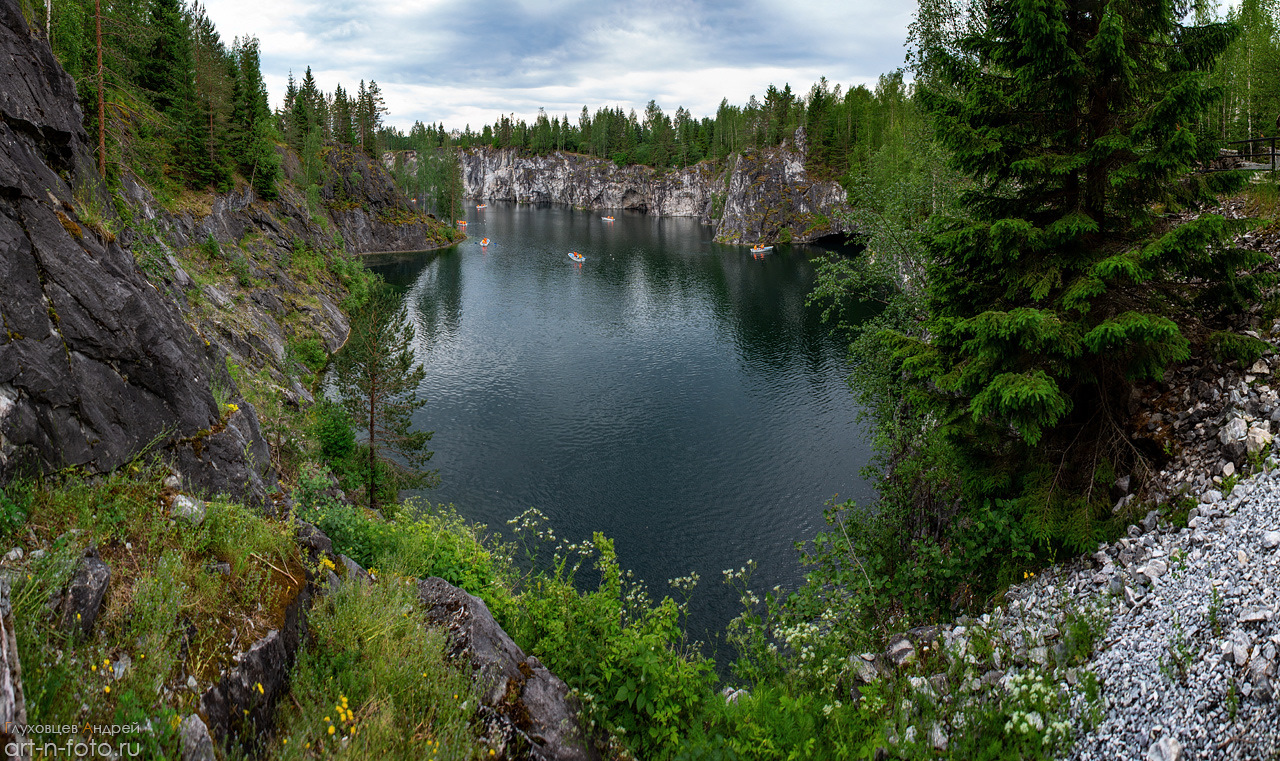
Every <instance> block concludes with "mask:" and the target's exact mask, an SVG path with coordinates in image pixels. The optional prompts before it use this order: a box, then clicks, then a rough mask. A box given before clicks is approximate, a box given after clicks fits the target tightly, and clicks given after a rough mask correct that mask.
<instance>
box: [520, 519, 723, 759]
mask: <svg viewBox="0 0 1280 761" xmlns="http://www.w3.org/2000/svg"><path fill="white" fill-rule="evenodd" d="M540 519H541V515H540V514H539V513H537V511H529V512H527V513H526V514H525V515H523V516H520V517H519V518H517V519H515V520H513V521H512V522H511V523H512V524H513V525H514V526H515V531H516V534H517V536H518V537H519V538H520V539H521V541H522V542H526V543H525V548H526V553H527V555H528V556H529V557H530V558H536V557H537V556H538V551H539V549H540V547H539V545H538V542H537V541H536V539H545V540H550V541H555V536H554V534H553V533H551V532H549V531H544V530H543V529H542V528H541V526H540V525H539V524H540ZM530 535H532V536H533V537H535V538H536V539H535V540H534V542H533V545H532V547H531V546H530V544H528V543H527V541H528V539H529V537H530ZM587 561H591V562H592V563H593V565H594V571H595V574H593V575H598V579H599V581H598V583H597V584H596V585H595V588H594V589H590V590H589V591H579V589H578V587H577V585H576V578H577V573H578V571H579V569H580V568H581V566H582V564H583V563H585V562H587ZM538 568H544V567H543V566H535V571H534V573H533V574H532V575H531V576H530V577H529V578H528V579H527V580H526V581H525V583H524V588H523V590H522V591H521V593H520V594H519V595H518V596H517V597H516V599H515V601H514V608H513V609H512V610H511V612H510V613H509V614H507V615H505V616H502V617H500V623H501V624H502V625H503V627H504V628H505V629H506V630H507V631H508V632H510V633H511V635H512V637H513V638H515V640H516V642H518V643H519V644H520V645H521V647H523V648H524V649H525V650H526V651H528V652H531V653H533V654H535V655H537V656H538V658H539V659H540V660H542V662H543V663H545V664H546V665H547V668H549V669H551V670H552V671H554V672H555V673H556V675H557V676H559V677H560V678H562V679H564V680H565V682H566V683H568V684H569V686H570V687H571V688H573V689H575V690H576V691H577V692H578V693H579V694H580V697H581V699H582V701H583V703H584V711H585V715H586V716H587V717H588V720H589V722H590V725H591V726H594V727H600V728H602V729H603V730H605V731H607V732H609V733H611V734H612V735H614V736H615V737H616V738H617V739H618V740H619V741H621V742H622V743H624V744H625V745H626V746H627V747H629V748H630V749H631V750H632V752H634V753H636V754H638V757H640V758H662V757H667V756H669V755H670V754H671V753H673V752H674V751H675V750H676V749H677V748H678V747H679V745H680V742H681V739H682V738H684V737H686V736H687V735H688V734H689V732H690V731H691V730H692V729H693V728H694V727H695V726H697V724H698V721H699V719H700V716H701V715H702V713H703V711H704V710H705V708H706V706H707V705H708V704H709V702H710V701H711V700H712V699H713V695H714V693H713V691H712V688H713V685H714V682H715V679H714V675H713V668H712V665H711V663H710V662H709V661H708V660H706V659H705V658H704V657H702V656H701V655H700V654H698V653H697V651H696V650H695V649H694V648H692V647H691V646H690V645H689V643H688V642H687V641H686V639H685V635H684V633H683V631H682V629H681V626H680V623H681V616H682V614H683V610H684V605H683V604H677V603H676V602H675V601H674V600H672V599H671V598H669V597H667V598H664V599H663V600H662V601H661V602H659V603H657V604H653V603H651V602H650V600H649V597H648V595H647V594H646V593H645V592H644V590H643V589H642V588H641V587H640V586H638V585H636V584H634V583H632V582H631V581H630V576H629V574H624V572H623V571H622V569H621V567H620V566H619V564H618V558H617V554H616V553H615V551H614V549H613V542H612V541H611V540H609V539H607V538H605V537H604V536H603V535H601V534H599V533H596V534H595V535H594V536H593V538H592V540H591V541H590V542H586V541H584V542H582V543H580V544H577V545H566V544H564V543H563V542H561V543H559V544H557V546H556V547H555V549H554V550H553V552H552V557H551V562H550V565H549V567H545V570H536V569H538ZM695 582H696V577H691V578H690V579H687V580H685V584H686V586H691V585H692V584H693V583H695Z"/></svg>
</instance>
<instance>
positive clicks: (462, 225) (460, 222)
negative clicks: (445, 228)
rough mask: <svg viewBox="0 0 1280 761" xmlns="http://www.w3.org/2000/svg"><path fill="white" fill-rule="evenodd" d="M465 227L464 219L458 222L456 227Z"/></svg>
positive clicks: (465, 221)
mask: <svg viewBox="0 0 1280 761" xmlns="http://www.w3.org/2000/svg"><path fill="white" fill-rule="evenodd" d="M466 226H467V220H465V219H459V220H458V227H466Z"/></svg>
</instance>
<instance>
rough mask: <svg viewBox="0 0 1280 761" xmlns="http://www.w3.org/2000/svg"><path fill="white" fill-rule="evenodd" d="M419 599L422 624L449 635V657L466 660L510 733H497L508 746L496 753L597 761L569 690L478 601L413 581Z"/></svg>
mask: <svg viewBox="0 0 1280 761" xmlns="http://www.w3.org/2000/svg"><path fill="white" fill-rule="evenodd" d="M418 599H419V600H420V601H421V603H422V605H423V607H424V608H425V609H426V612H427V620H428V621H429V622H431V623H433V624H435V625H437V626H441V627H444V628H445V629H446V630H447V631H448V632H449V636H450V639H451V641H452V643H453V649H452V655H453V657H460V658H466V659H468V660H469V661H470V663H471V667H472V669H473V670H474V672H475V674H476V677H477V678H478V679H479V684H480V688H481V690H482V693H481V703H482V704H483V705H484V706H485V707H487V708H489V709H492V711H494V712H495V713H496V714H497V715H498V716H500V717H502V719H504V720H505V722H506V724H507V725H508V729H509V730H514V731H506V730H504V731H503V732H500V733H498V736H499V738H500V739H501V740H502V741H503V742H505V743H507V744H506V745H504V750H503V751H501V752H503V753H505V754H507V755H516V754H520V755H518V756H517V757H523V756H527V757H529V758H534V759H555V760H557V761H586V760H587V759H592V760H594V759H598V758H599V756H598V755H597V754H596V752H595V749H594V748H593V747H592V746H591V744H590V743H588V742H587V741H586V739H585V737H584V734H583V732H582V729H581V728H580V727H579V726H578V719H577V717H578V706H577V705H576V703H575V701H573V700H572V699H571V698H570V697H569V688H568V686H567V685H566V684H565V683H564V682H563V681H561V680H560V679H559V678H558V677H557V676H556V675H555V674H553V673H551V672H550V671H549V670H547V668H546V667H544V666H543V665H542V663H541V662H539V661H538V659H537V658H535V657H532V656H526V655H525V653H524V651H523V650H521V649H520V647H519V646H518V645H516V643H515V642H513V641H512V640H511V637H509V636H507V633H506V632H504V631H503V630H502V628H501V627H499V626H498V624H497V622H496V621H494V619H493V615H492V614H491V613H490V612H489V608H488V606H486V605H485V604H484V601H483V600H481V599H480V598H478V597H475V596H474V595H471V594H468V593H467V592H465V591H463V590H461V589H459V588H457V587H455V586H453V585H452V584H450V583H449V582H447V581H445V580H444V579H439V578H436V577H430V578H427V579H423V580H422V581H420V582H418ZM493 736H494V735H492V734H491V735H490V737H491V738H492V737H493ZM510 742H515V743H516V745H517V747H511V746H510ZM520 746H524V747H520Z"/></svg>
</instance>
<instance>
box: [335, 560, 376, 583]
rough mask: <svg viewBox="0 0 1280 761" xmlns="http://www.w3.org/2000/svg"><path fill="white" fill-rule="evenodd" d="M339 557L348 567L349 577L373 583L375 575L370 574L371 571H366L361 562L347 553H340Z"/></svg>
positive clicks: (344, 565) (345, 566) (361, 581)
mask: <svg viewBox="0 0 1280 761" xmlns="http://www.w3.org/2000/svg"><path fill="white" fill-rule="evenodd" d="M338 559H339V560H341V561H342V565H343V567H344V568H346V570H347V578H348V579H352V580H354V581H358V582H360V583H361V584H372V583H373V577H372V576H370V575H369V572H368V571H366V570H365V569H364V568H363V567H362V566H361V565H360V564H359V563H357V562H356V561H354V560H352V559H351V558H349V557H347V556H346V555H339V556H338Z"/></svg>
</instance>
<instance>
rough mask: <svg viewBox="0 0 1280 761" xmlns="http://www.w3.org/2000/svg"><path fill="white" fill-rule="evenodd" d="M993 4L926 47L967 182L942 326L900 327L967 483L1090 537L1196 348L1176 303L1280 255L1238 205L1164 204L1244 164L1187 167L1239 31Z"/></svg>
mask: <svg viewBox="0 0 1280 761" xmlns="http://www.w3.org/2000/svg"><path fill="white" fill-rule="evenodd" d="M985 7H986V10H987V13H988V18H987V21H986V24H985V26H984V27H983V28H982V29H981V31H980V33H979V34H974V35H969V36H967V37H965V38H964V39H963V40H962V41H961V44H960V45H959V47H958V51H956V52H952V51H947V50H943V51H941V52H938V53H937V55H936V56H935V57H934V58H933V59H931V62H932V63H933V64H935V65H936V67H937V68H936V72H937V81H935V82H932V83H931V87H930V89H929V90H928V91H927V92H925V93H924V94H923V97H924V101H925V103H926V104H927V105H928V107H929V109H930V110H931V112H932V114H933V118H934V119H935V127H936V135H937V139H938V140H939V141H940V142H941V143H942V144H943V145H945V147H946V148H948V149H949V150H950V151H951V152H952V154H953V156H954V164H955V168H956V169H957V170H958V171H959V172H960V173H961V174H962V175H963V176H966V177H969V178H972V188H971V189H970V190H969V191H968V192H967V194H965V196H964V197H963V203H964V205H965V208H966V210H967V215H968V216H967V217H966V218H964V219H958V220H954V221H951V222H949V223H947V224H946V225H944V226H942V228H941V229H940V231H939V232H938V233H937V234H936V235H935V236H933V237H932V239H931V240H930V242H929V244H928V245H929V252H930V255H931V258H932V264H931V269H930V277H931V289H932V290H931V296H930V312H931V318H930V320H929V322H928V324H927V326H926V330H925V331H924V335H925V336H927V338H924V339H919V338H916V339H907V338H905V337H904V338H900V339H899V340H900V344H899V345H900V347H901V354H900V356H902V357H904V358H905V365H904V367H905V369H906V371H907V372H909V373H911V374H912V375H913V377H914V378H916V379H917V381H918V383H919V385H918V391H919V393H921V394H922V395H923V396H928V397H931V398H932V399H933V403H934V404H936V405H937V409H938V412H939V415H940V416H941V418H942V419H943V421H944V424H943V427H942V430H943V433H944V435H945V436H946V437H947V441H949V442H950V443H951V445H952V446H953V448H954V451H955V453H956V454H957V456H958V457H959V458H960V460H961V462H962V467H961V472H962V473H966V474H968V475H969V480H968V482H967V484H966V487H967V489H968V491H967V493H966V497H967V498H968V501H969V503H970V504H978V503H981V502H983V501H984V500H993V499H994V500H999V499H1002V498H1003V499H1015V500H1016V502H1015V503H1013V504H1016V505H1018V506H1019V510H1018V512H1017V514H1016V515H1017V518H1018V519H1019V520H1021V521H1022V523H1023V526H1024V527H1025V528H1026V529H1028V530H1029V531H1030V532H1031V534H1032V535H1033V536H1035V537H1037V538H1039V539H1041V540H1046V541H1065V542H1067V543H1068V544H1069V545H1071V546H1073V547H1075V548H1082V547H1086V546H1088V544H1089V543H1090V541H1092V540H1094V536H1095V535H1094V526H1095V521H1096V519H1098V518H1099V517H1100V516H1102V515H1104V514H1109V512H1107V513H1104V512H1103V509H1104V508H1109V507H1110V505H1109V504H1107V503H1108V501H1109V499H1108V497H1109V495H1108V494H1107V489H1106V487H1107V486H1109V482H1108V481H1106V474H1107V473H1112V474H1117V475H1118V474H1120V473H1127V472H1131V469H1138V470H1140V468H1141V460H1140V458H1138V456H1137V454H1136V453H1135V451H1134V450H1133V448H1132V446H1131V445H1130V443H1129V442H1128V440H1127V437H1126V436H1125V435H1124V434H1123V416H1124V407H1125V405H1126V403H1127V401H1128V399H1129V390H1130V388H1131V386H1132V384H1133V383H1134V382H1135V381H1137V380H1140V379H1145V378H1159V377H1160V376H1161V374H1162V373H1163V372H1164V370H1165V368H1166V367H1168V366H1169V365H1170V364H1171V363H1174V362H1178V361H1180V360H1183V359H1185V358H1186V357H1187V356H1188V340H1187V338H1186V337H1185V336H1184V335H1183V334H1182V332H1181V331H1180V329H1179V327H1178V325H1177V324H1176V323H1175V322H1174V321H1173V319H1172V316H1173V315H1174V314H1175V313H1177V312H1179V311H1180V310H1185V309H1196V310H1201V312H1202V313H1207V314H1217V313H1220V312H1222V311H1224V310H1238V309H1240V308H1241V307H1243V306H1245V305H1246V304H1249V303H1251V302H1253V301H1254V300H1257V299H1259V298H1260V294H1261V286H1262V285H1263V282H1262V279H1261V278H1260V277H1258V276H1255V275H1252V274H1249V272H1250V270H1251V268H1254V267H1256V266H1258V265H1259V264H1260V263H1261V262H1262V261H1263V259H1265V257H1263V256H1261V255H1258V254H1254V253H1249V252H1245V251H1241V250H1236V249H1232V248H1231V247H1230V246H1229V236H1228V234H1227V228H1226V224H1225V221H1224V220H1223V218H1222V217H1221V216H1218V215H1212V214H1207V215H1204V216H1201V217H1200V218H1199V219H1197V220H1195V221H1192V222H1188V223H1186V224H1183V225H1181V226H1170V225H1168V224H1167V223H1166V222H1165V221H1164V220H1163V219H1162V218H1161V216H1160V214H1159V208H1160V206H1161V205H1172V204H1177V203H1184V204H1185V203H1197V202H1205V201H1208V200H1210V198H1211V191H1214V190H1222V189H1225V188H1226V187H1227V186H1228V185H1229V184H1230V183H1232V182H1236V183H1238V181H1239V179H1238V178H1235V177H1232V176H1229V175H1208V176H1205V175H1200V176H1189V175H1188V170H1190V169H1191V168H1193V167H1194V166H1196V165H1197V164H1198V163H1199V162H1201V161H1203V160H1205V159H1207V158H1209V157H1211V156H1214V155H1216V146H1215V144H1214V143H1213V141H1212V139H1208V138H1207V137H1206V136H1205V135H1201V134H1197V133H1196V132H1195V131H1194V129H1193V126H1194V125H1196V124H1198V123H1200V117H1201V116H1202V115H1203V114H1204V113H1205V112H1206V110H1208V109H1209V108H1210V107H1211V106H1212V104H1213V100H1214V98H1215V97H1216V95H1217V93H1216V92H1215V90H1214V88H1212V87H1210V86H1208V82H1207V71H1208V69H1209V67H1210V66H1212V63H1213V60H1214V58H1215V56H1217V55H1218V54H1219V53H1220V52H1221V51H1222V50H1223V49H1224V48H1225V47H1226V45H1227V44H1228V43H1229V42H1230V40H1231V38H1232V29H1231V28H1230V27H1229V26H1227V25H1222V24H1211V25H1206V26H1200V27H1188V26H1183V25H1182V23H1181V18H1182V16H1181V14H1180V13H1179V8H1178V3H1175V2H1170V1H1169V0H1132V1H1131V2H1124V1H1121V0H1110V1H1109V2H1108V1H1107V0H1081V1H1077V2H1071V3H1067V2H1064V1H1063V0H1057V1H1056V2H1055V1H1053V0H996V1H993V2H989V3H986V5H985ZM816 92H817V89H815V93H816ZM812 108H813V106H812V103H811V113H810V117H811V119H812V118H813V116H814V114H813V112H812ZM1206 177H1208V178H1211V179H1206ZM1211 183H1212V184H1211ZM1138 475H1141V473H1140V472H1139V473H1138ZM1112 477H1114V475H1113V476H1112ZM1104 482H1105V483H1104ZM1001 504H1003V503H1001Z"/></svg>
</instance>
